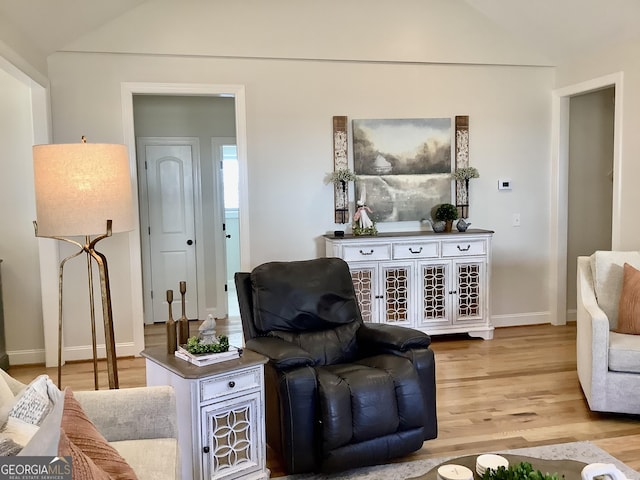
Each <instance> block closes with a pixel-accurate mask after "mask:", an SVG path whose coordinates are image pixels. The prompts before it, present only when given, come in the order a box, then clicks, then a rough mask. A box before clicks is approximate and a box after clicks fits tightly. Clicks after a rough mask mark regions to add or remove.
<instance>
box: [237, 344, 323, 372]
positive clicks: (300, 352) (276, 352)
mask: <svg viewBox="0 0 640 480" xmlns="http://www.w3.org/2000/svg"><path fill="white" fill-rule="evenodd" d="M245 346H246V347H247V348H248V349H250V350H253V351H254V352H258V353H260V354H262V355H264V356H265V357H268V358H269V361H270V362H271V363H273V364H274V366H275V368H277V369H278V370H283V369H289V368H297V367H307V366H313V365H314V364H315V360H314V359H313V357H312V356H311V355H310V354H309V352H307V351H306V350H304V349H302V348H300V347H298V346H297V345H294V344H293V343H289V342H287V341H285V340H282V339H281V338H277V337H256V338H252V339H251V340H247V342H246V345H245Z"/></svg>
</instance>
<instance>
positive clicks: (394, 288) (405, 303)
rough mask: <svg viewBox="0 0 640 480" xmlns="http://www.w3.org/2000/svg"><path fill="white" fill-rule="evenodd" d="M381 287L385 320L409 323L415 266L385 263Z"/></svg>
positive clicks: (390, 322)
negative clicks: (411, 286)
mask: <svg viewBox="0 0 640 480" xmlns="http://www.w3.org/2000/svg"><path fill="white" fill-rule="evenodd" d="M381 270H382V280H381V288H382V289H383V292H382V300H383V302H384V304H383V305H382V306H381V307H380V308H382V309H383V310H382V311H383V312H384V313H383V315H384V317H383V322H385V323H389V324H407V323H409V322H410V320H411V319H410V316H409V312H410V306H409V298H410V285H411V278H412V276H413V268H412V266H411V265H410V264H405V265H402V264H398V263H397V262H396V263H395V264H394V265H383V266H381Z"/></svg>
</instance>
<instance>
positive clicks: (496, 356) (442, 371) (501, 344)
mask: <svg viewBox="0 0 640 480" xmlns="http://www.w3.org/2000/svg"><path fill="white" fill-rule="evenodd" d="M197 326H198V323H197V322H191V326H190V327H191V330H192V331H193V332H195V331H197ZM217 331H218V333H219V334H228V335H229V337H230V340H231V343H232V344H240V343H241V342H240V337H241V327H240V325H239V320H237V319H233V318H232V319H231V320H218V321H217ZM575 335H576V331H575V324H571V325H567V326H561V327H554V326H551V325H537V326H527V327H512V328H501V329H497V330H496V331H495V337H494V339H493V340H489V341H485V340H481V339H470V338H468V337H467V336H466V335H460V336H438V337H433V343H432V348H433V350H434V351H435V353H436V372H437V401H438V424H439V435H438V438H437V439H435V440H430V441H427V442H425V443H424V445H423V447H422V449H421V450H419V451H417V452H415V453H413V454H412V455H409V456H407V457H403V458H399V459H397V460H396V461H412V460H420V459H424V458H432V457H438V456H443V455H465V454H472V453H477V452H489V451H497V450H503V449H509V448H523V447H531V446H537V445H548V444H552V443H563V442H573V441H580V440H590V441H592V442H593V443H595V444H596V445H598V446H599V447H600V448H602V449H604V450H606V451H607V452H609V453H610V454H612V455H613V456H615V457H617V458H618V459H620V460H622V461H623V462H625V463H626V464H628V465H629V466H631V467H632V468H634V469H635V470H640V416H630V415H615V414H599V413H593V412H591V411H590V410H589V409H588V407H587V404H586V401H585V400H584V397H583V395H582V391H581V390H580V385H579V383H578V378H577V374H576V360H575ZM145 339H146V340H145V341H146V342H147V343H146V344H147V346H150V345H152V344H164V326H163V325H153V326H150V327H147V328H146V329H145ZM100 369H101V372H100V379H101V385H103V386H101V388H106V385H107V380H106V366H105V365H104V362H101V365H100ZM45 371H46V373H48V374H49V375H50V376H51V378H53V379H55V378H56V375H57V374H56V369H55V368H49V369H45V368H44V367H43V366H18V367H12V368H11V369H10V370H9V373H10V374H11V375H13V376H14V377H16V378H18V379H19V380H21V381H23V382H29V381H30V380H31V379H33V378H34V377H35V376H37V375H39V374H41V373H45ZM92 372H93V370H92V363H91V362H79V363H69V364H67V365H65V366H64V368H63V385H65V386H66V385H68V386H71V387H72V388H73V389H75V390H82V389H92V388H93V373H92ZM118 372H119V378H120V387H121V388H124V387H130V386H140V385H144V384H145V367H144V361H143V359H141V358H123V359H119V360H118ZM267 463H268V467H269V468H270V469H271V472H272V477H278V476H282V475H283V472H282V468H281V466H280V464H279V462H278V459H277V458H275V456H274V455H273V454H272V452H270V451H268V452H267Z"/></svg>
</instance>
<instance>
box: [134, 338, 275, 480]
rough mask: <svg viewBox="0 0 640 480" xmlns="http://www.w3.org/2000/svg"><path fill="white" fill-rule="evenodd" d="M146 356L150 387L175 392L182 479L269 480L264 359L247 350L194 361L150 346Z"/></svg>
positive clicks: (144, 353)
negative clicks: (233, 355) (203, 364)
mask: <svg viewBox="0 0 640 480" xmlns="http://www.w3.org/2000/svg"><path fill="white" fill-rule="evenodd" d="M141 355H142V356H143V357H145V359H146V370H147V385H171V386H173V387H174V389H175V392H176V406H177V409H178V443H179V445H180V456H181V459H182V478H183V479H185V480H186V479H198V480H205V479H206V480H213V479H216V480H218V479H220V480H232V479H233V480H239V479H244V480H265V479H268V478H269V470H268V469H267V466H266V461H267V459H266V448H267V447H266V440H265V424H264V372H263V369H264V363H266V361H267V359H266V357H263V356H262V355H259V354H258V353H255V352H252V351H250V350H245V351H244V352H243V354H242V356H241V357H240V358H238V359H236V360H229V361H226V362H221V363H216V364H214V365H209V366H206V367H198V366H195V365H191V364H190V363H188V362H185V361H184V360H181V359H179V358H176V357H175V356H174V355H169V354H168V353H167V349H166V348H165V347H152V348H148V349H146V350H144V351H143V352H142V354H141Z"/></svg>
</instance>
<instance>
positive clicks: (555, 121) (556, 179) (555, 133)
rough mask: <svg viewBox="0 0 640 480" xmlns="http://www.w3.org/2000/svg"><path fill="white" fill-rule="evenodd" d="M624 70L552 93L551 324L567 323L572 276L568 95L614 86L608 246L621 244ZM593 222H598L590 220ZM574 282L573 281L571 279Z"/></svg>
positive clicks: (613, 246)
mask: <svg viewBox="0 0 640 480" xmlns="http://www.w3.org/2000/svg"><path fill="white" fill-rule="evenodd" d="M622 84H623V73H622V72H619V73H615V74H611V75H607V76H604V77H599V78H596V79H593V80H589V81H586V82H582V83H579V84H576V85H570V86H568V87H564V88H561V89H557V90H554V91H553V94H552V120H551V131H552V151H551V218H550V226H551V228H550V230H551V232H550V234H551V238H550V251H549V290H548V291H549V298H550V301H549V304H550V305H549V307H550V308H549V310H550V312H549V313H550V320H551V324H552V325H564V324H566V322H567V282H568V281H570V280H568V279H570V278H571V277H573V278H574V279H575V272H568V269H567V258H568V252H567V242H568V215H569V213H568V208H567V205H568V202H569V192H568V190H569V121H570V102H571V97H574V96H576V95H580V94H584V93H589V92H594V91H599V90H603V89H607V88H614V90H615V100H614V114H613V117H614V118H613V171H612V184H613V185H612V192H613V193H612V195H611V197H612V203H611V248H612V249H616V248H618V246H619V244H620V232H621V218H620V206H621V195H620V192H621V188H620V184H621V172H620V165H621V152H622V104H623V93H624V92H623V88H622ZM592 221H597V219H596V220H592ZM571 281H573V280H571Z"/></svg>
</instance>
